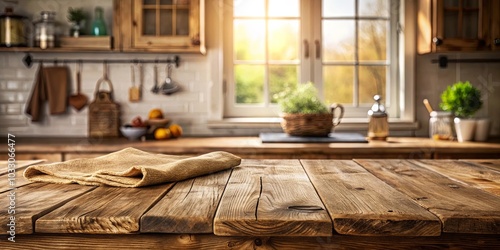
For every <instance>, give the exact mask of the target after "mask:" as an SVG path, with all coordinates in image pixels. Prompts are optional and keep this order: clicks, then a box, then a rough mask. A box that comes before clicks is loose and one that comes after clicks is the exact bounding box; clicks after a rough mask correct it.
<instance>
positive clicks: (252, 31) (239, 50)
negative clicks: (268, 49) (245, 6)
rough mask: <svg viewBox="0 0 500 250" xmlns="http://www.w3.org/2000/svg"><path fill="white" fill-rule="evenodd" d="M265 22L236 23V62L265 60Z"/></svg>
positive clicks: (239, 21) (240, 21)
mask: <svg viewBox="0 0 500 250" xmlns="http://www.w3.org/2000/svg"><path fill="white" fill-rule="evenodd" d="M265 32H266V29H265V22H264V20H235V21H234V54H235V59H236V60H264V59H265V42H264V41H265V40H264V39H265Z"/></svg>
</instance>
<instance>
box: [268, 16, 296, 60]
mask: <svg viewBox="0 0 500 250" xmlns="http://www.w3.org/2000/svg"><path fill="white" fill-rule="evenodd" d="M298 58H299V21H298V20H279V21H278V20H275V21H273V20H271V21H269V60H298Z"/></svg>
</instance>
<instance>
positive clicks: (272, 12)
mask: <svg viewBox="0 0 500 250" xmlns="http://www.w3.org/2000/svg"><path fill="white" fill-rule="evenodd" d="M269 16H270V17H298V16H299V1H298V0H269Z"/></svg>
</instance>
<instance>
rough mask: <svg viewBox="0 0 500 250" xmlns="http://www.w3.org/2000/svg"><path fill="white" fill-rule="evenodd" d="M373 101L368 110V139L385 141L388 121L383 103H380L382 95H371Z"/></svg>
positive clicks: (387, 132) (387, 133)
mask: <svg viewBox="0 0 500 250" xmlns="http://www.w3.org/2000/svg"><path fill="white" fill-rule="evenodd" d="M373 99H374V100H375V103H374V104H373V106H372V108H371V109H370V110H369V111H368V117H369V120H370V121H369V123H368V139H370V140H382V141H385V140H386V139H387V136H388V135H389V122H388V121H387V113H386V112H385V107H384V105H382V104H380V100H382V97H380V95H375V96H374V97H373Z"/></svg>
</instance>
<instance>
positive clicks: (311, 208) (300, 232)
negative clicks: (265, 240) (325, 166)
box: [214, 160, 332, 236]
mask: <svg viewBox="0 0 500 250" xmlns="http://www.w3.org/2000/svg"><path fill="white" fill-rule="evenodd" d="M214 234H215V235H220V236H243V235H252V236H274V235H281V236H328V235H331V234H332V221H331V219H330V217H329V216H328V213H327V212H326V210H325V207H324V205H323V203H322V202H321V200H320V198H319V197H318V195H317V193H316V191H315V190H314V187H313V185H312V184H311V182H310V181H309V178H308V177H307V175H306V173H305V172H304V169H302V166H301V165H300V162H299V161H298V160H244V161H242V164H241V165H240V166H239V167H236V168H234V169H233V173H232V175H231V178H230V179H229V182H228V184H227V186H226V190H225V191H224V195H223V196H222V200H221V202H220V205H219V208H218V210H217V213H216V215H215V220H214Z"/></svg>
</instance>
